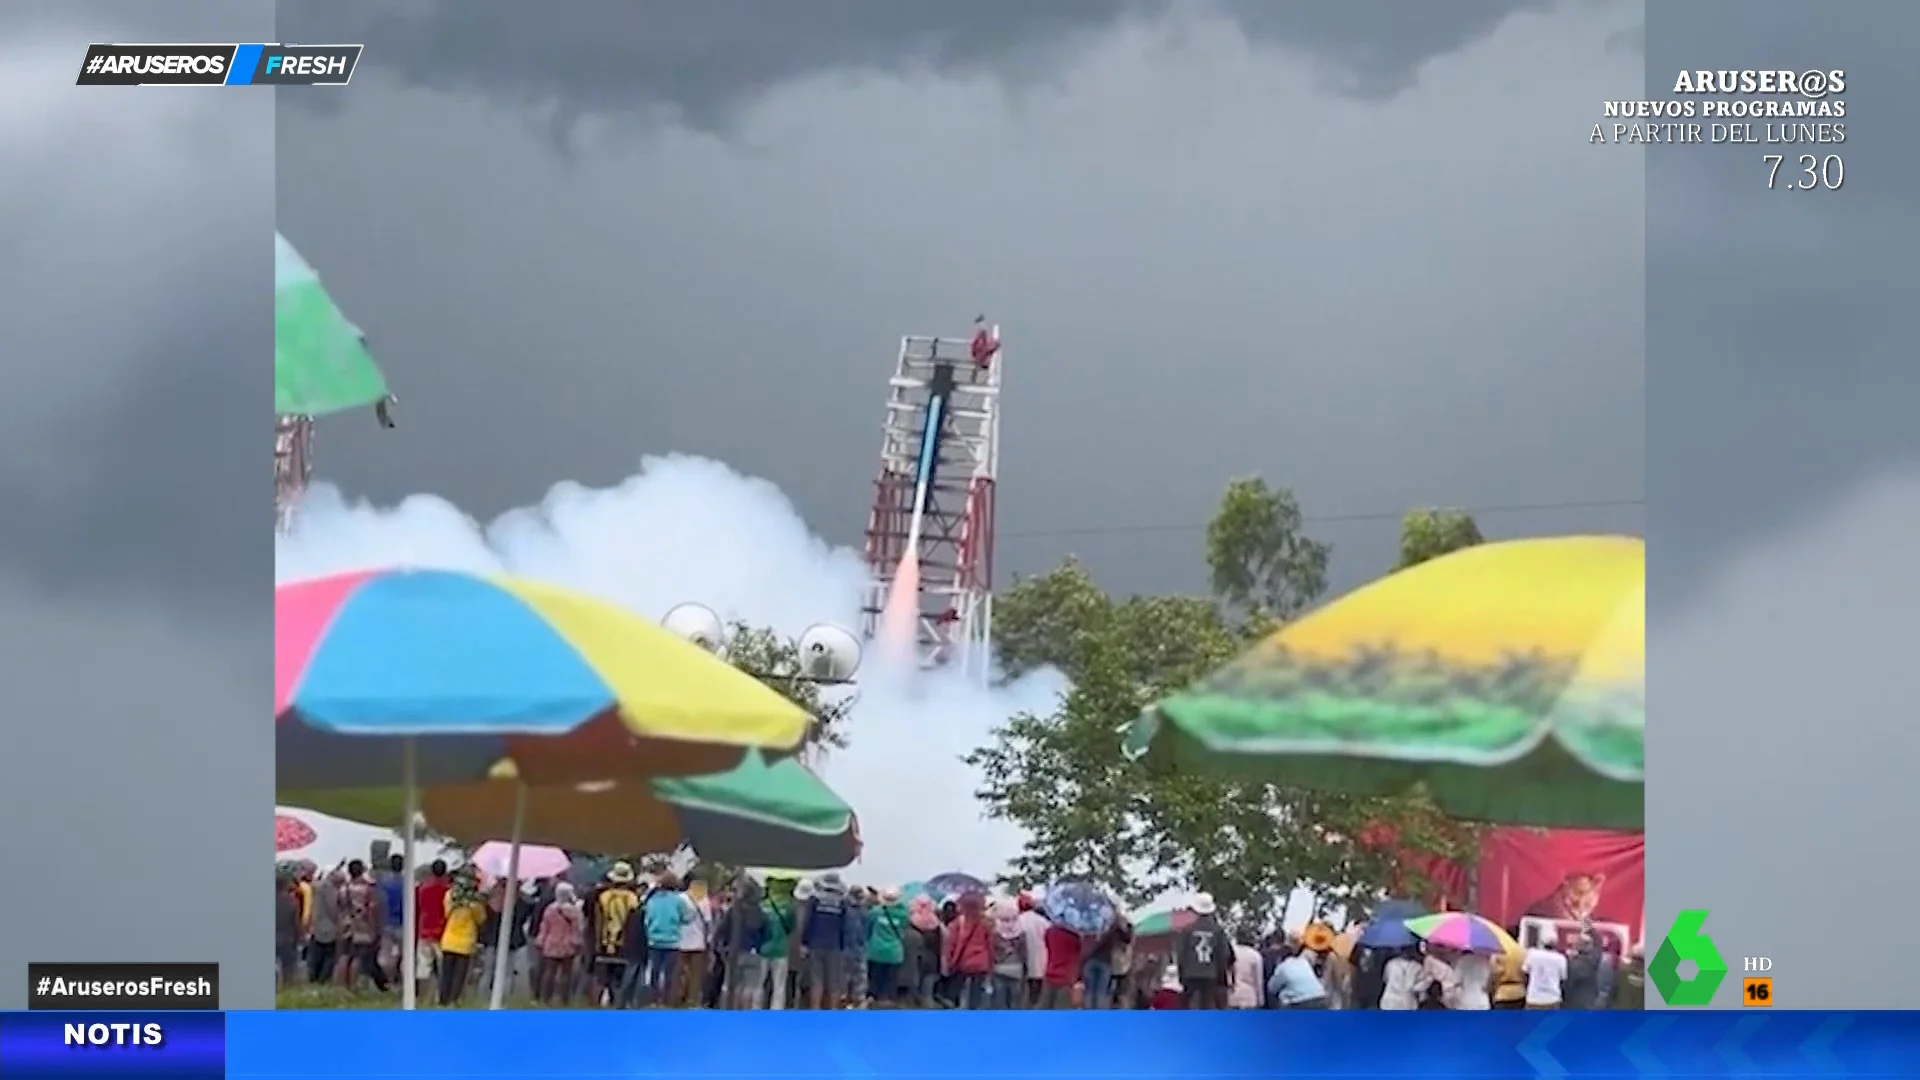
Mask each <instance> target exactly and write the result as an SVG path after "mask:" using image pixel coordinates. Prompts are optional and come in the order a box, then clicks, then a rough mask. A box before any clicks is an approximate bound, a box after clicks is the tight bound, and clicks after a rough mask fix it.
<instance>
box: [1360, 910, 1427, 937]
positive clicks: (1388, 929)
mask: <svg viewBox="0 0 1920 1080" xmlns="http://www.w3.org/2000/svg"><path fill="white" fill-rule="evenodd" d="M1426 913H1427V909H1426V907H1425V905H1423V904H1420V903H1418V902H1416V901H1413V900H1388V901H1386V902H1385V903H1383V904H1381V905H1380V907H1379V908H1378V909H1377V910H1376V911H1374V913H1373V918H1371V919H1368V920H1367V925H1366V926H1364V927H1362V928H1361V930H1360V938H1359V942H1358V943H1359V944H1360V945H1361V946H1363V947H1365V948H1369V949H1404V948H1406V947H1407V946H1409V945H1412V944H1413V943H1415V942H1416V941H1419V940H1420V938H1419V935H1417V934H1415V933H1414V932H1413V931H1412V930H1410V929H1408V926H1407V922H1408V920H1410V919H1417V918H1419V917H1420V916H1422V915H1425V914H1426Z"/></svg>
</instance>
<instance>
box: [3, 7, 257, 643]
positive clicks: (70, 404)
mask: <svg viewBox="0 0 1920 1080" xmlns="http://www.w3.org/2000/svg"><path fill="white" fill-rule="evenodd" d="M40 10H41V11H42V12H46V11H50V10H52V9H50V8H46V7H42V8H41V9H40ZM127 10H128V12H129V14H131V15H132V16H133V17H131V18H128V19H125V20H121V19H115V20H114V21H113V24H112V25H113V29H114V33H116V34H117V35H118V36H119V37H120V38H121V39H123V40H141V39H148V40H154V39H157V40H163V41H166V40H179V39H182V38H201V39H205V40H215V41H220V40H231V39H232V38H233V37H234V36H235V35H236V34H237V33H240V32H241V31H242V30H243V29H245V28H247V27H248V26H249V24H251V29H252V30H253V31H254V32H256V33H258V32H261V31H268V30H270V26H271V24H270V22H268V21H267V20H265V19H263V18H261V17H260V14H261V5H260V4H258V3H252V4H249V3H246V2H245V0H236V2H233V3H211V4H209V3H198V2H196V3H195V4H194V5H192V6H191V7H190V8H188V9H185V10H181V11H171V10H170V11H169V12H168V13H167V16H166V17H165V18H156V17H153V15H152V14H151V13H150V12H140V11H136V10H135V9H133V8H131V7H129V8H128V9H127ZM59 11H60V16H59V17H60V18H62V19H63V20H65V21H64V22H63V23H55V24H52V25H53V26H61V27H63V29H62V30H60V31H56V30H53V29H50V28H48V27H47V26H44V25H43V26H41V27H40V28H39V31H38V32H37V33H36V32H35V26H34V20H33V19H32V18H22V17H21V15H20V12H19V11H18V10H14V9H13V8H12V6H10V13H11V17H12V18H14V19H15V20H16V24H15V25H14V27H13V32H12V33H11V34H10V35H9V41H10V42H17V43H19V45H18V46H17V47H18V48H21V49H22V50H27V49H32V50H34V51H33V52H32V54H31V55H33V56H34V57H35V60H34V62H35V63H36V64H37V65H38V64H44V65H45V69H44V70H45V73H46V75H48V76H53V77H59V76H64V77H63V78H60V79H59V81H60V82H62V83H64V84H66V85H61V86H56V87H54V88H51V89H49V88H47V87H44V86H42V87H36V88H35V90H34V91H33V92H32V94H31V95H23V96H21V97H19V98H16V99H15V101H14V102H13V103H11V104H9V105H6V106H0V108H3V109H29V108H33V109H37V110H39V111H38V112H37V113H36V114H35V115H33V116H31V117H25V116H23V117H18V118H16V119H15V120H12V121H10V128H13V126H15V125H17V129H10V131H9V135H10V141H9V146H8V153H7V154H6V155H5V164H4V165H3V166H0V169H3V170H4V174H3V175H4V176H5V180H6V182H5V183H4V185H0V207H4V208H5V212H4V215H3V216H0V222H4V223H3V224H0V237H4V238H5V241H6V249H7V252H8V257H7V258H6V259H5V260H4V261H3V262H0V295H5V296H6V297H7V298H8V311H7V314H6V323H7V331H8V341H7V343H6V348H7V350H8V352H9V353H10V354H12V355H13V357H14V365H15V370H16V371H20V370H21V369H23V368H26V369H31V370H28V371H26V372H24V373H23V374H18V375H16V376H15V378H16V379H17V380H18V381H17V382H16V383H15V384H14V386H13V388H12V389H13V392H11V393H9V394H7V395H4V396H0V447H5V448H6V449H7V451H8V453H6V454H5V455H4V457H0V502H3V503H4V505H5V506H6V507H7V513H6V514H5V516H4V518H3V519H0V563H10V564H11V565H12V566H13V567H15V568H16V569H18V570H20V571H23V572H25V573H26V574H28V575H29V576H30V577H31V578H32V579H34V580H36V581H38V582H40V583H42V584H44V585H45V586H46V587H49V588H54V589H69V588H73V589H82V590H98V591H102V592H109V593H111V592H117V591H121V590H127V589H134V590H161V591H163V592H165V593H166V594H167V595H168V596H169V597H172V598H175V599H181V600H183V601H191V602H193V603H196V604H198V605H201V606H207V605H219V604H223V603H227V602H229V601H231V600H232V599H233V598H234V597H235V596H251V597H253V598H254V599H257V598H258V589H257V583H252V582H249V583H237V582H235V581H234V580H233V579H232V577H231V575H230V572H229V570H228V569H227V568H230V567H231V566H233V565H234V563H235V561H236V560H237V559H242V558H244V557H245V556H246V555H247V554H249V553H254V552H256V551H257V549H258V547H259V540H258V538H257V537H253V536H252V535H251V531H250V530H249V529H247V528H243V527H242V525H243V523H247V522H249V521H251V520H252V518H250V517H249V516H248V515H249V514H251V515H253V517H254V518H257V517H258V514H259V513H260V511H258V510H257V508H252V509H250V508H247V507H245V506H243V505H242V500H238V499H235V500H228V501H222V502H218V503H214V504H211V505H209V506H208V507H207V510H206V512H204V513H191V514H184V513H171V512H162V511H161V508H165V507H179V506H186V505H196V504H198V503H201V502H203V501H204V500H202V499H198V498H196V497H195V496H196V494H197V493H198V492H199V491H201V490H202V487H203V485H204V484H205V483H206V478H208V477H212V476H218V475H221V473H222V472H223V471H225V472H231V471H232V465H231V463H230V462H229V461H228V460H227V456H228V455H227V451H229V450H230V449H231V447H232V441H231V430H232V424H233V423H234V418H235V417H240V416H246V415H249V414H250V413H252V412H254V411H255V410H256V409H258V408H259V407H260V405H259V403H258V402H257V401H256V400H254V398H253V396H251V395H254V394H257V392H258V391H259V389H260V387H259V386H258V385H256V383H255V382H254V381H250V380H246V379H235V378H234V377H233V375H232V370H233V366H234V365H235V364H238V363H243V362H249V363H259V364H264V363H265V361H264V359H260V360H253V359H251V358H252V357H254V356H255V355H256V354H257V353H258V351H259V349H260V345H261V341H262V335H263V334H264V333H265V332H266V328H267V321H266V320H267V319H268V317H269V311H268V310H267V308H266V307H264V306H262V307H257V308H254V309H251V310H249V309H247V308H245V306H244V305H241V306H236V297H245V296H254V297H257V298H259V299H262V300H264V299H265V296H266V293H265V291H264V287H263V285H262V282H261V280H260V275H261V274H262V273H263V272H264V271H265V268H266V267H268V266H269V265H270V263H269V262H268V261H267V256H266V255H265V254H264V251H265V248H263V247H262V246H261V244H262V241H261V240H260V239H259V238H258V237H253V236H248V235H245V234H239V233H234V232H232V231H231V230H229V229H227V228H224V227H223V224H222V223H223V222H225V221H226V220H227V219H228V218H227V215H228V214H229V213H230V211H229V209H228V208H225V207H222V206H220V205H217V204H209V203H207V202H205V201H204V200H195V199H193V198H191V197H190V196H189V194H188V193H190V192H192V191H193V190H194V189H195V188H196V187H197V186H198V185H200V183H201V182H202V176H201V175H200V173H199V171H198V170H201V169H206V168H239V167H242V166H241V163H242V162H245V161H247V160H254V161H261V162H264V161H267V160H269V159H270V155H271V148H270V146H268V145H264V144H262V143H260V142H258V141H255V142H254V143H253V144H251V145H245V144H243V143H242V142H241V140H240V139H239V138H238V137H237V135H236V132H237V131H238V130H240V129H238V128H235V127H232V126H228V125H226V124H224V123H223V118H224V117H226V116H228V115H229V114H238V113H244V112H245V111H246V110H247V109H249V108H250V109H252V110H253V111H254V112H256V113H259V112H262V111H263V110H269V109H270V107H271V106H270V103H269V102H266V101H263V100H257V99H256V100H251V101H241V100H238V99H236V98H233V97H228V98H225V99H223V100H222V101H220V102H218V103H213V102H211V101H210V100H209V99H207V98H200V99H196V100H191V101H189V100H186V99H185V98H184V96H182V95H168V94H165V93H161V92H153V91H145V92H140V93H132V92H128V91H118V90H102V89H96V88H75V87H72V86H71V85H70V84H71V83H72V81H73V75H74V72H73V71H69V70H65V69H68V68H73V69H75V70H77V66H78V63H79V57H80V56H81V55H82V53H83V52H84V49H83V48H82V46H84V44H85V42H86V39H85V37H84V35H83V34H82V33H80V32H79V30H78V29H77V28H74V27H75V24H74V23H73V21H72V20H73V19H74V18H76V17H77V16H74V15H71V14H69V13H68V9H67V8H66V7H65V6H64V5H63V6H61V7H60V8H59ZM249 12H251V14H252V15H253V18H251V19H248V18H247V17H246V16H247V14H248V13H249ZM94 33H95V40H100V37H99V34H100V31H98V30H96V31H95V32H94ZM75 43H78V44H75ZM67 52H71V53H72V55H71V56H67V55H65V53H67ZM22 55H26V53H24V52H23V53H22ZM36 70H39V69H38V68H36ZM29 97H31V98H32V99H33V100H35V101H40V102H42V104H40V105H29V104H28V100H29ZM216 105H217V106H219V107H216ZM263 176H264V174H263ZM261 197H262V198H264V197H265V193H261ZM264 423H265V420H264V418H263V420H262V424H263V425H264ZM223 432H224V433H225V435H224V436H223V434H222V433H223ZM262 438H263V439H264V438H265V435H264V434H263V435H262ZM162 452H164V453H165V454H166V455H168V458H169V460H170V461H177V462H178V467H173V466H169V467H167V468H155V467H153V464H152V463H153V461H154V455H156V454H158V453H162ZM264 468H265V466H264V465H263V466H262V469H264ZM263 482H264V481H263ZM143 515H150V516H151V519H152V520H151V521H149V522H147V523H146V524H145V525H143V526H142V527H140V528H131V527H129V522H131V521H136V520H143V517H142V516H143Z"/></svg>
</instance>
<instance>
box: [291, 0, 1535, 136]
mask: <svg viewBox="0 0 1920 1080" xmlns="http://www.w3.org/2000/svg"><path fill="white" fill-rule="evenodd" d="M1547 6H1549V4H1548V3H1547V2H1546V0H1449V2H1447V3H1439V4H1412V5H1409V4H1407V3H1404V2H1398V0H1346V2H1344V3H1322V2H1298V3H1296V2H1279V0H1218V2H1217V4H1216V10H1220V11H1224V12H1226V13H1228V14H1230V15H1231V16H1232V17H1233V18H1234V19H1235V20H1236V21H1237V22H1239V24H1240V25H1241V26H1242V28H1243V29H1244V30H1245V32H1246V33H1247V34H1248V35H1249V37H1251V38H1253V39H1254V40H1256V41H1260V42H1264V43H1269V44H1273V45H1277V46H1280V47H1286V48H1294V49H1299V50H1302V51H1304V52H1306V53H1307V54H1309V55H1312V56H1314V57H1315V58H1317V59H1319V60H1321V61H1323V62H1324V63H1325V64H1326V69H1327V73H1328V74H1329V76H1330V77H1331V81H1332V82H1333V83H1334V84H1335V85H1337V86H1338V87H1340V88H1341V89H1342V90H1343V91H1345V92H1348V93H1352V94H1355V95H1358V96H1363V97H1384V96H1389V95H1391V94H1393V93H1396V92H1398V91H1400V90H1402V89H1404V88H1405V87H1406V86H1408V85H1409V84H1410V83H1411V82H1412V80H1413V78H1414V75H1415V73H1416V72H1417V70H1418V68H1419V66H1420V65H1421V64H1423V63H1425V62H1426V61H1427V60H1430V59H1432V58H1433V57H1435V56H1440V55H1444V54H1447V53H1450V52H1453V51H1455V50H1456V49H1458V48H1460V47H1461V46H1463V45H1465V44H1467V43H1468V42H1470V41H1473V40H1475V39H1476V38H1479V37H1481V36H1482V35H1484V34H1486V33H1487V32H1488V31H1490V30H1491V29H1492V28H1493V27H1494V26H1496V25H1498V24H1499V23H1500V21H1501V20H1503V19H1505V18H1506V17H1508V16H1509V15H1512V14H1514V13H1515V12H1517V11H1524V10H1538V9H1541V8H1545V7H1547ZM1197 10H1203V9H1202V8H1200V6H1199V5H1185V6H1183V5H1180V4H1177V3H1169V2H1167V0H978V2H974V3H951V2H946V0H812V2H808V3H768V2H766V0H707V2H704V3H697V4H690V3H676V2H666V0H644V2H642V0H571V2H568V3H550V4H532V3H525V2H521V0H287V2H283V3H282V4H281V5H280V13H281V14H280V27H281V35H282V36H283V37H285V38H287V39H288V40H315V39H316V36H318V37H325V36H328V35H332V36H335V37H339V36H342V35H345V36H347V37H350V38H351V39H352V40H354V41H368V42H378V43H379V45H378V46H377V47H376V48H371V49H369V50H368V52H367V60H366V63H367V66H368V69H369V70H388V71H393V72H396V73H398V74H399V75H400V76H401V77H402V78H405V79H407V80H409V81H412V82H415V83H418V84H420V85H423V86H429V87H435V88H440V89H453V90H471V91H474V92H477V93H481V94H486V95H489V96H492V97H496V98H500V99H504V100H509V101H512V102H514V103H516V104H531V105H535V106H538V107H541V108H545V109H550V110H552V114H553V115H554V117H555V118H556V119H558V120H560V121H561V122H562V123H564V122H566V121H568V120H571V119H573V118H576V117H580V116H585V115H597V114H607V113H614V114H626V113H630V112H634V111H636V110H637V111H639V112H641V113H642V114H645V113H647V112H650V111H655V110H661V111H664V113H665V114H666V115H668V116H670V117H672V118H674V119H678V120H681V121H683V122H686V123H689V124H691V125H693V126H696V127H702V128H709V129H711V128H717V127H720V126H723V125H724V124H725V123H726V122H727V120H728V119H729V118H730V117H731V116H732V115H734V113H735V111H736V110H737V109H738V108H740V107H741V106H743V105H746V104H750V103H751V102H752V101H753V100H755V99H757V98H758V97H760V96H761V95H762V94H764V93H766V92H767V91H768V90H770V89H772V88H773V87H776V86H778V85H780V84H782V83H785V82H788V81H791V80H794V79H798V78H804V77H806V76H808V75H815V74H821V73H828V72H852V71H878V72H887V73H901V72H911V71H918V70H930V71H935V72H939V73H945V74H951V73H961V72H973V71H991V72H993V73H995V74H999V75H1003V76H1006V77H1008V78H1010V79H1013V80H1015V81H1026V80H1041V81H1044V79H1045V77H1046V72H1047V69H1048V66H1049V61H1050V60H1052V59H1055V58H1057V57H1058V55H1059V54H1060V53H1061V52H1062V51H1064V50H1071V49H1073V48H1074V47H1076V46H1078V45H1080V44H1082V43H1084V42H1085V41H1086V40H1087V39H1088V38H1090V37H1092V36H1093V35H1096V34H1099V33H1102V32H1104V31H1107V30H1110V29H1112V28H1113V27H1114V26H1115V25H1117V24H1120V23H1123V22H1125V21H1127V20H1129V19H1141V18H1145V19H1158V18H1162V17H1164V16H1166V15H1167V14H1168V13H1169V12H1170V11H1173V12H1180V11H1184V12H1187V13H1191V12H1194V11H1197ZM301 100H303V101H306V102H309V103H313V104H318V105H325V104H327V103H330V102H334V101H337V100H338V99H337V98H330V97H328V96H326V95H320V94H309V95H305V96H304V97H303V98H302V99H301Z"/></svg>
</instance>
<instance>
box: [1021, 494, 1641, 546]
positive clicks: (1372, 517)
mask: <svg viewBox="0 0 1920 1080" xmlns="http://www.w3.org/2000/svg"><path fill="white" fill-rule="evenodd" d="M1646 505H1647V500H1645V499H1585V500H1579V501H1571V502H1535V503H1506V504H1502V505H1495V506H1447V507H1435V508H1434V509H1442V510H1458V511H1461V512H1463V513H1467V514H1471V515H1472V516H1474V517H1475V518H1481V517H1491V516H1494V515H1498V514H1535V513H1545V512H1550V511H1555V510H1608V509H1619V508H1624V507H1630V506H1642V507H1644V506H1646ZM1406 515H1407V511H1405V510H1377V511H1372V512H1368V513H1359V514H1306V515H1303V516H1302V521H1303V522H1304V523H1306V524H1308V525H1331V524H1342V523H1345V522H1351V521H1399V520H1400V519H1402V518H1404V517H1406ZM1206 529H1207V527H1206V526H1205V525H1090V526H1081V527H1069V528H1059V529H1019V530H1016V531H1013V532H1003V533H1001V534H1000V539H1002V540H1026V539H1034V538H1041V537H1050V536H1125V535H1140V534H1143V533H1197V532H1205V531H1206Z"/></svg>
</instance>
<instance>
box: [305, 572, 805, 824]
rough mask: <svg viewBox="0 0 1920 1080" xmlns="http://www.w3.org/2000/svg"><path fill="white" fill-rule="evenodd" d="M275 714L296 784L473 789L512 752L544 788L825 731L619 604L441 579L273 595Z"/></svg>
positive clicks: (688, 769) (737, 752)
mask: <svg viewBox="0 0 1920 1080" xmlns="http://www.w3.org/2000/svg"><path fill="white" fill-rule="evenodd" d="M274 714H275V717H276V719H277V721H278V731H277V737H276V739H275V743H276V766H277V769H278V783H279V787H280V788H282V789H301V788H305V789H315V788H321V789H324V788H378V787H387V786H398V785H406V784H410V783H418V784H423V785H438V784H460V783H476V782H480V781H483V780H486V779H488V778H489V777H490V776H498V775H500V769H501V766H502V765H503V763H505V762H507V761H509V760H510V761H511V765H512V770H513V772H514V774H515V775H516V776H517V778H518V779H520V780H521V781H522V782H524V783H526V784H528V785H531V786H545V785H558V784H576V783H583V782H588V781H595V780H606V779H628V778H633V779H638V778H646V777H655V776H697V775H705V774H711V773H718V772H723V771H725V770H727V769H730V768H733V767H735V766H737V765H739V764H740V762H741V761H742V759H743V758H744V756H745V753H746V751H747V749H748V748H751V747H759V748H763V749H768V750H775V751H783V750H787V749H791V748H793V747H796V746H798V745H799V744H800V742H801V740H802V739H803V738H804V737H805V735H806V732H807V728H808V724H809V723H810V721H811V718H810V717H809V716H808V715H807V713H806V711H805V710H803V709H801V708H800V707H799V706H797V705H794V704H793V703H791V702H789V701H787V699H785V698H784V697H781V696H780V695H779V694H778V693H776V692H774V691H773V690H771V689H769V688H768V687H766V686H765V685H763V684H762V683H761V682H760V681H759V680H757V679H754V678H753V677H752V676H749V675H746V674H743V673H741V672H739V671H737V670H735V669H734V668H733V667H732V666H731V665H729V664H728V663H727V662H726V661H724V660H722V659H720V658H718V657H716V656H713V655H712V654H710V653H708V652H706V651H705V650H703V649H701V648H699V647H698V646H696V645H694V644H693V643H691V642H689V641H687V640H685V639H683V638H681V637H680V636H678V635H676V634H674V633H672V632H671V631H669V630H666V629H664V628H662V627H660V626H658V625H656V624H654V623H652V622H649V621H647V620H644V619H640V618H637V617H635V616H633V615H631V614H629V613H627V612H626V611H624V610H622V609H620V608H617V607H615V606H613V605H610V604H606V603H603V602H601V601H598V600H594V599H592V598H590V597H587V596H583V595H580V594H578V593H574V592H571V591H568V590H565V589H561V588H557V587H554V586H551V585H544V584H540V583H537V582H532V581H526V580H523V579H518V578H508V577H495V576H488V575H475V574H466V573H458V572H452V571H443V570H375V571H362V572H355V573H347V574H339V575H335V576H332V577H326V578H319V579H316V580H312V581H304V582H300V583H297V584H292V585H286V586H282V587H281V588H279V589H277V590H275V595H274ZM408 759H411V762H410V763H411V766H412V768H411V770H409V768H408V764H409V760H408ZM409 773H411V775H409Z"/></svg>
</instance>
